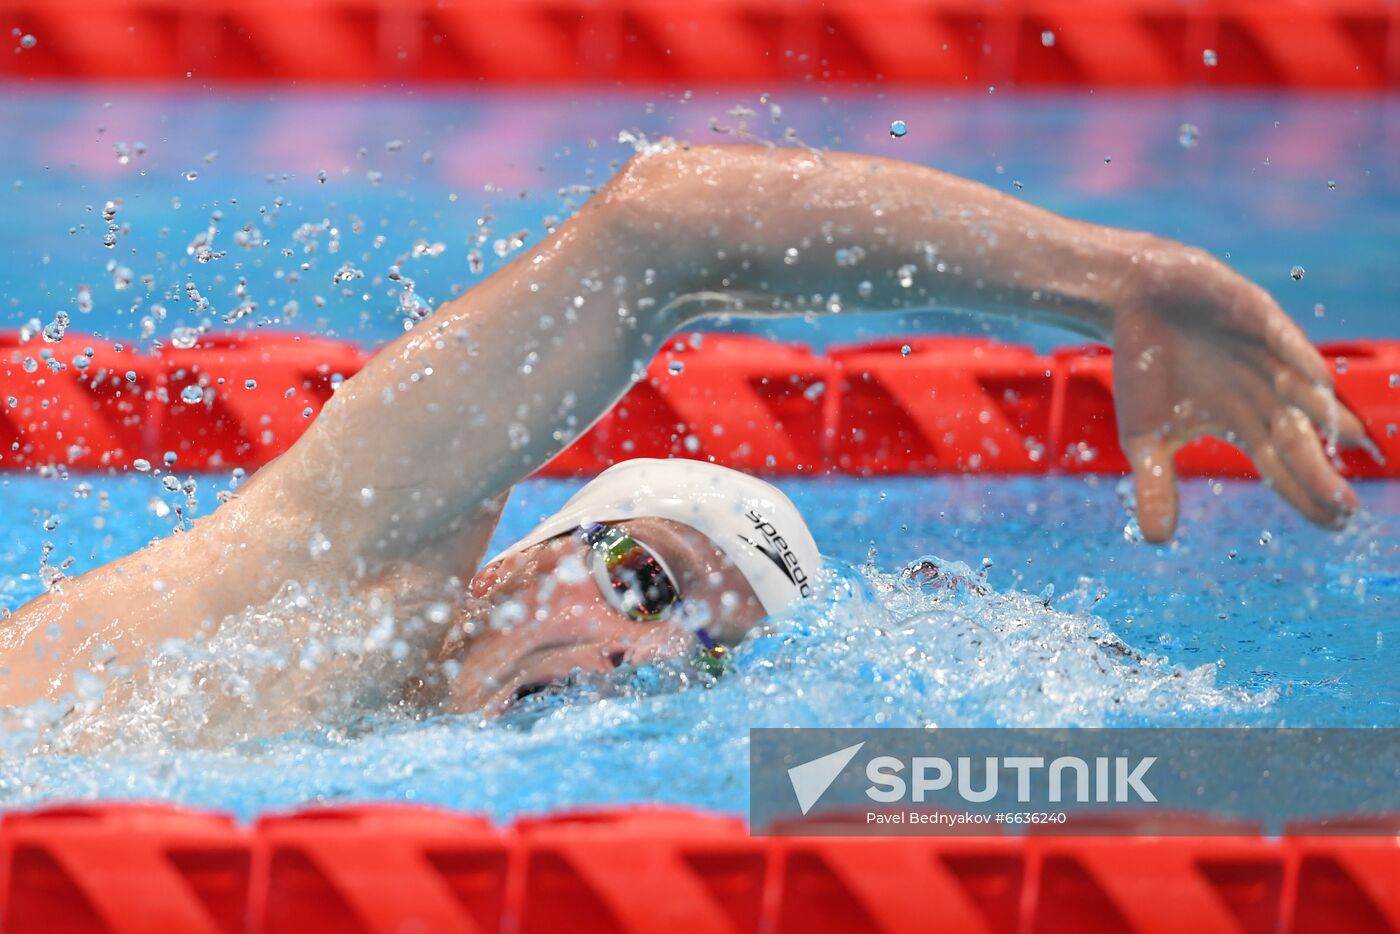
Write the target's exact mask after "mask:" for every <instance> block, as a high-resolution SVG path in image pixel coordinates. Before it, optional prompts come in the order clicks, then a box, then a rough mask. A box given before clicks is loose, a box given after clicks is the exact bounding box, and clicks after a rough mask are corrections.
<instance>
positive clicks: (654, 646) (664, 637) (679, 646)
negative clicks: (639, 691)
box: [619, 626, 696, 666]
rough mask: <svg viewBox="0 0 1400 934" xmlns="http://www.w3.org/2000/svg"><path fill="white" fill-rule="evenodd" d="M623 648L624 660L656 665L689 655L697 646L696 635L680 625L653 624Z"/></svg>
mask: <svg viewBox="0 0 1400 934" xmlns="http://www.w3.org/2000/svg"><path fill="white" fill-rule="evenodd" d="M629 643H630V644H628V645H626V646H625V647H619V648H621V649H622V661H623V662H625V663H627V664H629V665H634V666H640V665H655V664H658V663H660V662H664V661H666V660H667V659H671V658H677V657H679V656H682V655H687V654H689V653H690V651H691V650H692V649H694V648H695V644H696V643H695V636H694V635H692V634H691V633H689V632H687V631H686V630H684V629H681V628H680V627H678V626H651V627H648V628H647V629H645V630H644V631H643V632H642V634H641V635H640V636H639V637H637V638H635V639H631V640H629Z"/></svg>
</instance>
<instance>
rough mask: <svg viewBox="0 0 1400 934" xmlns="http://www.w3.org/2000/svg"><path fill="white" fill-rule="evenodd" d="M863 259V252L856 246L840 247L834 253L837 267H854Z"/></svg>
mask: <svg viewBox="0 0 1400 934" xmlns="http://www.w3.org/2000/svg"><path fill="white" fill-rule="evenodd" d="M864 258H865V250H863V249H861V248H860V247H858V246H853V247H842V248H841V249H839V250H837V251H836V265H837V266H854V265H855V264H856V263H859V262H860V261H861V260H862V259H864Z"/></svg>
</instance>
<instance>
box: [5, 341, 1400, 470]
mask: <svg viewBox="0 0 1400 934" xmlns="http://www.w3.org/2000/svg"><path fill="white" fill-rule="evenodd" d="M89 350H90V351H91V354H90V355H89V354H88V353H86V351H89ZM1322 350H1323V353H1324V356H1325V357H1326V358H1327V359H1328V361H1329V363H1330V365H1331V367H1332V370H1333V373H1334V374H1335V379H1336V388H1337V395H1338V397H1339V398H1340V399H1341V400H1342V402H1344V403H1345V404H1346V405H1348V406H1350V407H1351V408H1352V410H1353V411H1355V412H1356V413H1357V414H1358V415H1359V416H1360V417H1361V420H1362V422H1363V424H1364V425H1365V426H1366V430H1367V432H1368V434H1369V436H1370V440H1371V444H1372V445H1373V448H1374V453H1376V454H1379V455H1380V456H1379V459H1377V457H1375V456H1373V453H1372V452H1368V451H1362V450H1352V451H1343V452H1340V455H1339V457H1340V461H1341V464H1342V468H1343V472H1344V473H1346V474H1348V475H1349V476H1353V477H1400V436H1397V435H1398V434H1400V432H1397V426H1400V341H1355V342H1349V343H1337V344H1329V345H1325V346H1324V347H1323V348H1322ZM45 352H48V356H44V354H45ZM366 359H367V355H366V354H365V353H364V352H363V351H362V350H360V349H359V348H358V347H356V346H355V345H353V344H348V343H343V342H339V341H329V340H324V339H321V338H314V337H302V336H298V335H286V334H267V333H256V334H248V335H237V336H227V335H224V336H205V337H202V338H200V340H199V341H198V342H197V343H196V344H195V345H194V346H193V347H191V348H188V349H183V350H177V349H169V348H167V349H165V350H163V351H161V353H160V354H158V355H155V356H147V355H144V354H139V353H135V352H133V351H132V350H131V349H130V348H121V347H120V345H117V344H111V343H105V342H101V341H93V340H85V339H83V338H81V337H75V336H71V335H70V336H68V337H65V338H64V340H63V341H62V342H61V343H60V344H46V343H44V342H43V341H42V340H39V339H35V340H31V341H29V342H28V343H25V344H21V343H20V342H19V340H18V338H17V337H16V336H15V335H9V334H0V399H3V400H4V404H3V406H0V470H30V469H35V468H43V467H48V466H60V465H61V466H66V467H68V468H71V469H75V470H103V469H107V470H126V469H129V468H130V466H131V464H132V462H133V461H134V460H136V459H137V458H145V459H147V460H150V461H152V462H153V463H154V462H160V460H161V459H162V458H164V456H165V455H166V454H167V453H168V452H169V453H174V454H175V455H176V457H177V460H176V463H177V464H178V468H177V469H179V470H187V471H193V470H217V469H227V468H230V467H248V468H254V467H258V466H260V465H261V464H264V463H266V462H267V461H268V460H270V459H272V458H273V457H276V456H277V455H278V454H280V453H281V452H282V451H284V450H286V449H287V448H288V447H289V446H290V445H291V444H292V443H293V442H295V441H296V439H297V438H298V437H300V436H301V433H302V432H303V431H304V430H305V429H306V427H307V426H308V425H310V423H311V420H312V418H313V417H314V416H315V415H316V413H317V412H319V411H320V408H321V406H322V405H324V404H325V402H326V401H327V400H328V399H329V398H330V397H331V395H332V394H333V393H334V392H335V389H336V386H337V384H338V383H339V382H340V381H341V380H342V379H346V378H349V377H351V376H353V375H354V374H355V373H356V372H357V371H358V370H359V368H360V367H361V366H362V365H363V364H364V361H365V360H366ZM644 456H645V457H688V458H696V459H708V460H713V461H715V462H717V463H721V464H727V465H729V466H732V467H737V468H740V469H743V470H747V471H751V472H754V473H767V474H778V475H803V474H821V473H825V472H829V471H837V472H841V473H847V474H852V475H855V476H874V475H883V474H916V475H917V474H939V473H996V474H1041V473H1107V474H1121V473H1124V472H1126V471H1127V469H1128V464H1127V461H1126V459H1125V458H1124V456H1123V452H1122V450H1121V449H1120V448H1119V445H1118V428H1117V423H1116V421H1115V419H1114V412H1113V358H1112V356H1111V354H1110V353H1109V352H1108V350H1107V349H1106V348H1103V347H1080V348H1069V349H1062V350H1058V351H1056V352H1054V353H1053V354H1051V355H1049V356H1043V355H1040V354H1037V353H1035V352H1033V351H1032V350H1030V349H1029V348H1026V347H1019V346H1015V345H1008V344H999V343H996V342H993V341H987V340H981V339H971V338H946V337H944V338H940V337H915V338H909V339H908V340H907V341H905V340H898V339H896V340H881V341H874V342H871V343H866V344H860V345H855V346H845V347H834V348H832V349H831V350H830V352H829V353H827V354H825V355H818V354H814V353H812V352H811V351H810V350H807V349H806V348H802V347H797V346H792V345H787V344H778V343H774V342H771V341H767V340H763V339H761V338H757V337H748V336H743V335H729V334H703V335H702V334H683V335H679V336H677V337H674V338H671V339H669V340H668V341H667V342H666V344H665V346H664V347H663V348H662V349H661V352H660V353H659V354H658V355H657V356H656V358H655V359H654V360H653V361H652V363H651V364H650V366H649V368H648V369H647V371H646V374H645V376H644V377H643V378H642V379H641V380H640V381H638V382H637V384H636V385H635V386H633V388H632V389H631V391H629V392H628V393H627V395H626V396H624V397H623V399H622V400H621V401H620V402H618V404H617V405H616V406H615V407H614V408H613V409H612V410H611V411H610V412H608V413H607V414H606V415H605V416H604V417H603V418H602V419H601V420H600V421H599V422H598V423H597V424H596V425H594V426H592V427H591V428H590V429H589V430H587V431H586V432H584V434H583V435H582V437H580V438H578V439H577V440H576V441H575V442H574V443H573V444H572V445H570V446H569V447H568V449H566V450H565V451H564V452H563V453H561V454H560V455H559V456H558V457H556V458H555V459H554V460H553V461H551V462H550V463H549V464H547V465H545V467H544V468H543V469H542V470H541V471H540V473H541V474H542V475H546V476H574V475H582V474H592V473H597V472H598V471H600V470H602V469H603V468H605V467H607V466H609V465H611V464H613V463H616V462H617V461H619V460H626V459H627V458H631V457H644ZM1177 468H1178V470H1179V471H1180V472H1181V473H1182V474H1183V475H1186V476H1211V477H1252V476H1255V474H1254V471H1253V467H1252V465H1251V464H1250V462H1249V459H1248V458H1247V457H1246V456H1245V455H1244V454H1243V453H1242V452H1241V451H1239V450H1238V449H1236V448H1234V447H1232V446H1230V445H1228V444H1226V443H1225V442H1223V441H1219V440H1216V439H1211V438H1202V439H1198V440H1196V441H1194V442H1192V443H1191V444H1188V445H1186V446H1185V447H1184V448H1182V450H1181V451H1180V452H1179V453H1178V455H1177Z"/></svg>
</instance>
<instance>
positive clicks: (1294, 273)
mask: <svg viewBox="0 0 1400 934" xmlns="http://www.w3.org/2000/svg"><path fill="white" fill-rule="evenodd" d="M1303 272H1304V270H1303V267H1302V266H1294V267H1293V268H1292V269H1290V270H1288V276H1289V278H1291V279H1292V280H1293V281H1294V282H1297V281H1298V280H1299V279H1301V278H1303Z"/></svg>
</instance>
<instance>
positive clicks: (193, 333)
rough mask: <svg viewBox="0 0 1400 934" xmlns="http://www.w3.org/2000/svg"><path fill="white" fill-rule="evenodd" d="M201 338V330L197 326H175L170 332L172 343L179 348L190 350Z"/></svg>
mask: <svg viewBox="0 0 1400 934" xmlns="http://www.w3.org/2000/svg"><path fill="white" fill-rule="evenodd" d="M198 340H199V331H198V330H197V329H195V328H175V329H174V330H173V331H171V332H170V343H171V345H172V346H174V347H175V348H176V349H178V350H189V349H190V348H191V347H193V346H194V345H195V342H196V341H198Z"/></svg>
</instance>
